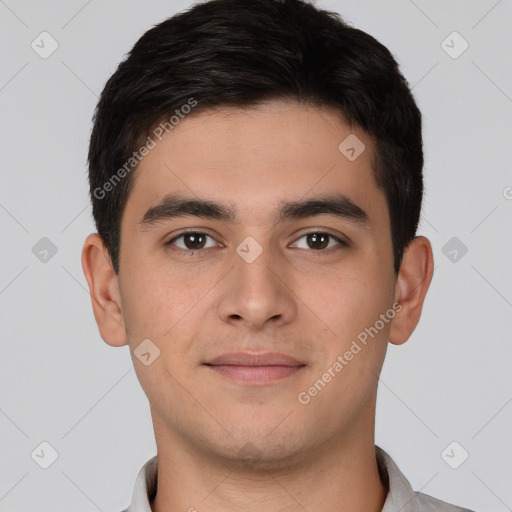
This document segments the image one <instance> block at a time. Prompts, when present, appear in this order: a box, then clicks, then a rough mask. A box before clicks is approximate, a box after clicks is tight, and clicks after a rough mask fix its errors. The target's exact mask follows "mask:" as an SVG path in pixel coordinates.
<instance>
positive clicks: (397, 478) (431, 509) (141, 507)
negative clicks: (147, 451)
mask: <svg viewBox="0 0 512 512" xmlns="http://www.w3.org/2000/svg"><path fill="white" fill-rule="evenodd" d="M375 451H376V454H377V464H378V468H379V473H380V476H381V478H382V480H383V482H384V483H385V484H386V485H388V486H389V491H388V495H387V497H386V501H385V502H384V507H383V508H382V511H381V512H473V511H471V510H469V509H467V508H462V507H457V506H455V505H450V504H449V503H446V502H445V501H441V500H438V499H436V498H433V497H432V496H428V495H426V494H423V493H421V492H415V491H413V490H412V487H411V484H410V483H409V482H408V480H407V479H406V478H405V476H404V475H403V474H402V472H401V471H400V470H399V469H398V466H397V465H396V464H395V462H394V461H393V459H392V458H391V457H390V456H389V455H388V454H387V453H386V452H385V451H384V450H383V449H382V448H380V447H379V446H377V445H375ZM157 474H158V467H157V456H156V455H155V456H154V457H153V458H152V459H149V460H148V461H147V462H146V463H145V464H144V466H142V469H141V470H140V472H139V474H138V476H137V480H136V481H135V487H134V490H133V497H132V502H131V505H130V506H129V507H128V508H127V509H126V510H124V511H123V512H152V510H151V507H150V505H149V503H150V501H152V500H153V498H154V497H155V495H156V488H157Z"/></svg>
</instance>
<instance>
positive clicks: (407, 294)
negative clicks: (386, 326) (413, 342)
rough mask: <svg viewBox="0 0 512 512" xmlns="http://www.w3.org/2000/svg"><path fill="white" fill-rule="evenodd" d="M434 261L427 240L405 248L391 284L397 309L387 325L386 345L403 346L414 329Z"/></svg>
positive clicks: (418, 238)
mask: <svg viewBox="0 0 512 512" xmlns="http://www.w3.org/2000/svg"><path fill="white" fill-rule="evenodd" d="M433 272H434V257H433V254H432V246H431V245H430V242H429V240H428V239H427V238H425V237H424V236H418V237H415V238H413V240H411V242H410V243H409V245H408V246H407V248H406V250H405V252H404V256H403V259H402V264H401V266H400V270H399V273H398V277H397V280H396V284H395V302H398V303H399V304H400V305H401V309H400V311H399V312H397V314H396V316H395V318H394V319H393V322H392V324H391V330H390V333H389V341H390V342H391V343H393V344H394V345H401V344H402V343H405V342H406V341H407V340H408V339H409V337H410V336H411V334H412V333H413V331H414V329H415V328H416V326H417V325H418V322H419V320H420V316H421V310H422V308H423V303H424V301H425V296H426V294H427V291H428V288H429V286H430V282H431V280H432V274H433Z"/></svg>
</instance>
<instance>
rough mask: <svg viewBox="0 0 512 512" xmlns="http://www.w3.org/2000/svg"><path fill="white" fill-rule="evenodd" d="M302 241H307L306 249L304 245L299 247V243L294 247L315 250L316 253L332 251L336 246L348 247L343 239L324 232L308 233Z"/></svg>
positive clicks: (303, 236)
mask: <svg viewBox="0 0 512 512" xmlns="http://www.w3.org/2000/svg"><path fill="white" fill-rule="evenodd" d="M302 239H305V240H306V244H305V245H306V247H304V244H303V245H302V247H301V246H300V245H297V244H298V243H299V242H298V241H297V242H295V243H294V246H295V247H299V248H301V249H313V250H315V251H323V250H324V249H330V248H332V247H335V246H336V245H338V246H340V245H341V246H344V247H348V243H346V242H345V241H344V240H342V239H341V238H338V237H337V236H334V235H331V234H330V233H324V232H322V231H314V232H311V233H306V234H305V235H302V236H301V237H300V238H299V240H302ZM331 241H334V242H335V243H334V244H332V243H331Z"/></svg>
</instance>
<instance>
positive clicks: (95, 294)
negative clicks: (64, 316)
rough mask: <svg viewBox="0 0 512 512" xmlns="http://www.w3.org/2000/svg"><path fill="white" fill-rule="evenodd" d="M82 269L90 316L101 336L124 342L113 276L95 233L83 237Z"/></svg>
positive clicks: (99, 238)
mask: <svg viewBox="0 0 512 512" xmlns="http://www.w3.org/2000/svg"><path fill="white" fill-rule="evenodd" d="M82 269H83V271H84V274H85V278H86V279H87V284H88V285H89V292H90V294H91V300H92V309H93V312H94V318H95V319H96V323H97V324H98V329H99V331H100V334H101V337H102V338H103V340H104V341H105V342H106V343H108V344H109V345H112V346H115V347H120V346H123V345H126V344H127V342H128V340H127V336H126V329H125V325H124V319H123V314H122V308H121V296H120V294H119V288H118V283H117V276H116V274H115V272H114V269H113V268H112V263H111V261H110V258H109V257H108V252H107V250H106V248H105V245H104V244H103V240H102V239H101V237H100V236H99V235H98V233H92V234H90V235H89V236H88V237H87V238H86V240H85V243H84V246H83V249H82Z"/></svg>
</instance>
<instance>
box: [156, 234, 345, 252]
mask: <svg viewBox="0 0 512 512" xmlns="http://www.w3.org/2000/svg"><path fill="white" fill-rule="evenodd" d="M186 235H205V236H207V237H209V238H211V239H212V240H214V238H213V237H212V236H211V235H209V234H208V233H204V232H203V231H185V232H183V233H180V234H179V235H176V236H175V237H173V238H171V239H170V240H169V241H168V242H166V243H165V244H164V245H165V246H168V247H169V248H170V249H171V250H172V251H175V252H180V253H184V254H186V255H187V256H190V257H193V256H197V255H199V254H200V253H201V252H204V251H205V250H206V249H182V248H175V247H172V244H173V243H174V242H175V241H176V240H178V239H180V238H183V237H184V236H186ZM308 235H327V236H328V237H330V238H331V239H334V240H335V241H336V242H338V244H339V246H338V248H340V246H341V247H345V248H347V247H349V244H348V243H347V242H345V240H342V239H341V238H339V237H337V236H336V235H333V234H332V233H328V232H325V231H310V232H309V233H304V234H303V235H301V236H300V237H299V238H298V239H297V240H296V241H295V242H293V243H297V241H298V240H300V239H301V238H304V237H306V236H308ZM207 249H210V247H208V248H207ZM330 249H336V247H329V248H327V249H316V250H315V249H309V251H310V252H311V253H313V254H314V255H315V256H317V255H321V253H325V252H327V251H328V250H330ZM305 250H308V249H305ZM315 253H317V254H315Z"/></svg>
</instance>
